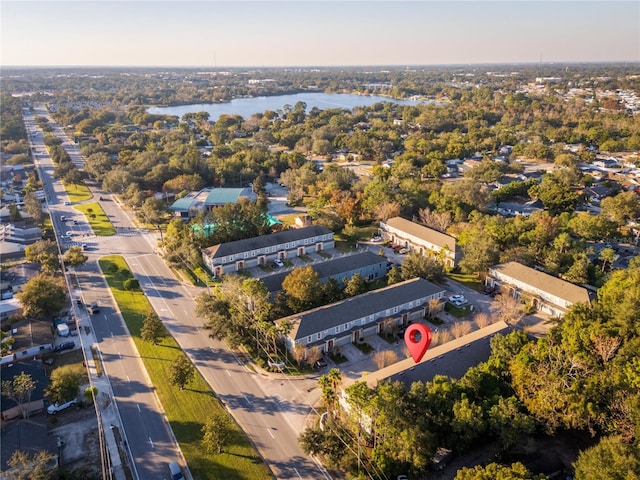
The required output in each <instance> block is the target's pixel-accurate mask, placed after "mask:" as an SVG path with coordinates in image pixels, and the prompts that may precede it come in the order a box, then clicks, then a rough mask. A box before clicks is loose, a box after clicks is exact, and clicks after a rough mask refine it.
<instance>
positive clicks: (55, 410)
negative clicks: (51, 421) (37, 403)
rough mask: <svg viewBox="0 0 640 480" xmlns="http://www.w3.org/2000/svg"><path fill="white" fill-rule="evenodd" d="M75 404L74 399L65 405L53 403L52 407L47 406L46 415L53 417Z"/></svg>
mask: <svg viewBox="0 0 640 480" xmlns="http://www.w3.org/2000/svg"><path fill="white" fill-rule="evenodd" d="M76 403H78V401H77V400H76V399H75V398H74V399H73V400H69V401H68V402H65V403H54V404H53V405H49V406H48V407H47V413H48V414H49V415H55V414H56V413H58V412H61V411H63V410H66V409H67V408H69V407H70V406H71V405H75V404H76Z"/></svg>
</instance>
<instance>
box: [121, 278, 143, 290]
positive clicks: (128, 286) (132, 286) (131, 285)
mask: <svg viewBox="0 0 640 480" xmlns="http://www.w3.org/2000/svg"><path fill="white" fill-rule="evenodd" d="M122 287H123V288H124V289H125V290H127V291H129V292H131V291H133V290H139V289H140V282H139V281H138V279H137V278H127V279H126V280H125V281H124V283H123V284H122Z"/></svg>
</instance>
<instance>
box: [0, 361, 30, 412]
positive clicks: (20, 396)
mask: <svg viewBox="0 0 640 480" xmlns="http://www.w3.org/2000/svg"><path fill="white" fill-rule="evenodd" d="M35 389H36V382H34V381H33V379H32V378H31V375H29V374H27V373H25V372H20V374H19V375H16V376H15V377H13V380H4V381H3V382H2V396H4V397H7V398H10V399H11V400H13V401H14V402H16V403H17V404H18V407H20V410H21V411H22V418H29V410H27V408H26V405H27V404H28V403H29V402H30V401H31V394H32V393H33V391H34V390H35Z"/></svg>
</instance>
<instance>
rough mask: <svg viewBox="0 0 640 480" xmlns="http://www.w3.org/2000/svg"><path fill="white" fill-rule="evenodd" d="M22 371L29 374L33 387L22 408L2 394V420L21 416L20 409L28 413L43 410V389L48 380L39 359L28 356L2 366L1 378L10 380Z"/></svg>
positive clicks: (0, 402) (0, 409) (0, 406)
mask: <svg viewBox="0 0 640 480" xmlns="http://www.w3.org/2000/svg"><path fill="white" fill-rule="evenodd" d="M21 373H24V374H26V375H30V376H31V379H32V380H33V381H34V382H35V389H34V391H33V392H32V393H31V397H30V398H29V402H27V403H25V404H23V406H22V408H21V407H20V405H18V404H17V403H16V401H15V400H12V399H10V398H9V397H5V396H4V395H2V398H1V399H0V411H1V412H2V413H1V418H2V422H3V423H4V422H5V421H7V420H11V419H13V418H18V417H21V416H22V409H24V410H25V411H26V412H27V413H28V414H31V413H35V412H41V411H42V410H44V391H45V388H46V387H47V385H48V384H49V381H48V380H47V376H46V375H45V372H44V369H43V368H42V361H41V360H33V358H30V359H29V360H27V361H24V362H15V363H10V364H8V365H5V366H3V367H2V380H3V381H5V380H6V381H12V380H13V379H14V378H15V377H16V376H18V375H20V374H21Z"/></svg>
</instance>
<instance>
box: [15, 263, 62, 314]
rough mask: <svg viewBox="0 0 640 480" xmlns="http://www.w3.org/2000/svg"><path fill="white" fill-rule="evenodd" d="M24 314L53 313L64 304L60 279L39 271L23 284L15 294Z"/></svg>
mask: <svg viewBox="0 0 640 480" xmlns="http://www.w3.org/2000/svg"><path fill="white" fill-rule="evenodd" d="M16 296H17V297H18V298H19V299H20V302H21V303H22V307H23V309H24V313H25V315H31V316H35V317H37V316H39V315H53V314H54V313H57V312H59V311H60V310H62V308H63V307H64V306H65V304H66V291H65V287H64V283H63V282H62V280H60V279H57V278H53V277H51V276H49V275H47V274H44V273H41V274H40V275H37V276H35V277H33V278H31V279H30V280H29V281H28V282H27V283H25V284H24V286H23V287H22V290H21V291H20V292H18V293H17V294H16Z"/></svg>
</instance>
